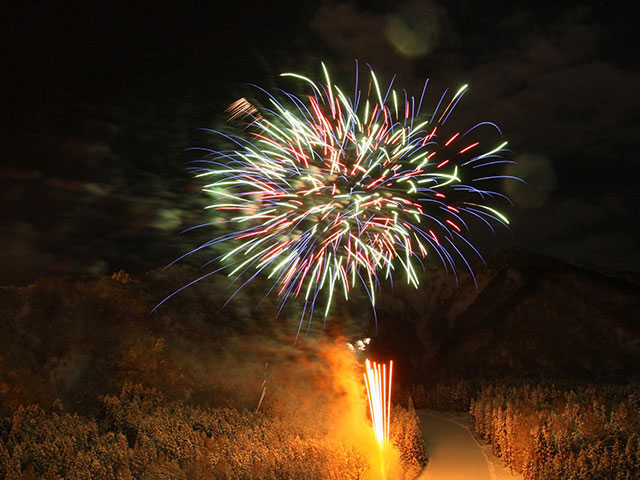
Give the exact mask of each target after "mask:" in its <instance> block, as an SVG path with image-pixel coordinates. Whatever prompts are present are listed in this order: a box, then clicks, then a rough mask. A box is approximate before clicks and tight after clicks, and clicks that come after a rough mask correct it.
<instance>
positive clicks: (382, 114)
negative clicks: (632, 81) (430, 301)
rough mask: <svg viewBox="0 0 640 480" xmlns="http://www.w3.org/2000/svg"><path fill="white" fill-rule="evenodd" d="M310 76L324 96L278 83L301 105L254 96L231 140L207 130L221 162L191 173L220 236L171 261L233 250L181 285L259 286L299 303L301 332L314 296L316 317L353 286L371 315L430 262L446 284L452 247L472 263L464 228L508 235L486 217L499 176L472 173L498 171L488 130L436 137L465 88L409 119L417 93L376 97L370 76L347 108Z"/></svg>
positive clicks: (233, 118) (237, 108) (235, 112)
mask: <svg viewBox="0 0 640 480" xmlns="http://www.w3.org/2000/svg"><path fill="white" fill-rule="evenodd" d="M322 70H323V81H322V82H314V81H313V80H311V79H309V78H307V77H305V76H302V75H298V74H294V73H285V74H283V75H282V76H283V77H289V78H290V79H293V80H294V81H295V82H299V83H302V84H303V85H304V86H305V88H306V89H307V90H308V92H309V93H308V95H306V96H304V97H302V96H301V97H298V96H295V95H293V94H291V93H287V92H284V91H278V92H276V93H270V92H267V91H266V90H264V89H262V88H260V87H256V88H257V89H258V90H259V91H260V93H261V95H264V97H265V99H266V100H265V102H264V105H262V106H256V102H251V101H249V100H247V99H246V98H242V99H240V100H238V101H237V102H234V103H233V104H232V105H231V106H230V107H229V109H228V111H227V112H228V114H229V121H230V122H232V123H233V124H234V125H237V127H238V128H237V134H234V135H230V134H226V133H223V132H221V131H214V130H211V133H213V134H215V135H218V136H220V137H221V141H223V142H225V143H227V144H231V145H232V148H230V149H228V150H222V151H217V150H210V149H204V148H203V149H200V150H202V151H203V152H204V153H205V157H204V158H202V159H201V160H200V161H198V162H196V163H195V166H194V167H193V171H194V173H195V175H196V177H198V178H201V179H204V180H206V185H205V186H204V191H205V192H207V193H208V194H209V195H210V196H211V198H212V199H213V202H212V203H211V204H210V205H209V206H207V209H211V210H214V211H215V212H217V215H218V216H220V215H221V216H222V217H223V220H222V221H223V222H225V223H226V224H227V227H228V228H229V229H230V232H229V233H226V234H224V235H220V236H218V237H215V238H214V239H212V240H211V241H209V242H206V243H205V244H203V245H201V246H200V247H198V248H196V249H195V250H193V251H192V252H189V253H188V254H186V255H184V256H183V257H180V258H184V257H185V256H187V255H190V254H192V253H194V252H196V251H201V250H204V249H207V248H210V247H214V246H216V245H218V244H221V243H223V244H226V245H227V246H228V247H230V248H231V250H230V251H228V252H226V253H224V254H221V255H218V256H217V257H215V258H214V259H213V260H212V262H214V263H215V264H216V265H218V268H217V269H216V270H214V271H212V272H209V273H207V274H205V275H203V276H202V277H200V278H198V279H196V280H194V282H192V283H190V284H189V285H191V284H193V283H195V282H197V281H199V280H201V279H203V278H205V277H207V276H209V275H211V274H213V273H215V272H218V271H221V270H227V271H228V275H229V276H230V277H233V278H245V277H248V280H247V281H246V282H245V285H246V283H247V282H248V281H250V280H252V279H254V278H255V277H256V276H257V275H262V276H265V277H266V278H268V279H270V280H271V282H272V284H273V288H272V289H271V291H275V292H276V294H277V295H278V296H279V297H280V298H281V304H282V306H283V305H284V304H285V302H286V301H287V299H290V298H292V297H300V298H302V299H304V307H303V313H302V319H304V317H305V315H308V318H309V320H311V318H312V317H313V313H314V309H315V306H316V301H317V300H318V298H319V295H320V293H321V292H324V294H323V296H322V298H324V315H325V317H326V315H327V314H328V313H329V311H330V308H331V305H332V301H333V298H334V296H335V294H336V293H337V292H338V291H341V292H342V294H343V295H344V297H345V299H348V297H349V293H350V291H351V289H352V288H354V287H355V286H356V285H357V284H358V285H361V286H362V287H363V288H364V290H365V291H366V292H367V294H368V296H369V298H370V300H371V304H372V306H374V307H375V293H376V291H378V290H379V287H380V279H381V278H388V279H391V278H392V275H393V274H394V273H397V272H402V275H403V276H404V277H406V281H407V282H408V283H409V284H412V285H414V286H415V287H417V286H418V275H417V273H416V267H417V266H422V265H423V260H424V259H425V258H426V257H427V256H428V255H429V254H430V253H433V254H435V255H436V256H437V257H438V258H439V259H440V261H441V262H442V263H443V264H444V266H445V267H446V268H447V269H449V268H451V269H452V270H453V271H455V265H456V260H455V259H456V258H460V259H462V261H463V262H464V263H465V265H466V266H467V267H469V263H468V262H467V260H466V259H465V258H464V256H463V254H462V253H461V250H460V248H459V247H458V246H456V245H457V244H458V245H460V244H461V243H462V244H464V245H467V246H469V247H471V249H472V250H473V251H475V252H476V253H477V250H476V249H475V248H474V247H473V246H472V245H471V243H470V242H469V241H468V240H467V238H465V236H466V234H467V233H468V229H469V227H468V225H467V222H466V220H467V219H468V218H471V217H473V218H478V219H480V220H481V221H482V222H484V223H486V224H487V225H488V226H489V227H490V228H491V229H492V230H493V227H492V225H493V224H503V225H507V224H508V220H507V218H506V217H505V216H504V215H503V214H502V213H500V212H499V211H498V210H496V209H495V208H494V206H493V204H494V203H496V200H498V201H504V200H508V199H507V198H506V197H505V196H504V195H502V194H500V193H498V192H495V191H492V190H491V189H488V187H486V185H491V184H492V183H495V180H496V179H499V178H505V176H503V175H492V174H489V173H486V174H483V173H480V172H483V171H493V167H495V166H496V165H499V164H501V163H510V162H509V160H505V159H503V158H502V154H503V153H504V152H505V147H506V145H507V142H504V141H501V140H500V137H502V132H501V131H500V129H499V128H498V127H497V126H496V125H495V124H493V123H491V122H481V123H478V124H476V125H474V126H473V127H471V128H469V129H467V130H464V131H456V130H452V129H451V128H449V125H448V124H447V122H448V120H449V119H450V117H451V115H452V112H453V111H454V109H455V107H456V106H457V105H458V103H459V102H460V100H461V99H462V98H463V96H464V95H465V93H466V92H467V85H464V86H462V87H461V88H459V89H458V90H457V91H452V92H450V91H448V90H447V91H445V92H444V94H443V95H442V96H441V97H440V100H439V102H437V104H436V106H435V108H433V110H432V111H430V112H426V113H421V109H422V104H423V100H424V96H425V91H426V88H427V84H428V81H427V82H425V85H424V89H423V90H422V94H421V96H420V97H419V99H416V98H415V97H413V96H409V95H408V94H407V93H406V92H405V91H403V92H402V93H401V94H398V92H397V91H396V90H395V89H393V80H392V82H391V84H390V85H389V86H388V88H386V89H385V90H384V91H383V90H381V88H380V85H379V83H378V80H377V78H376V76H375V74H374V72H373V70H372V69H369V74H370V75H369V76H368V77H369V78H368V81H367V94H366V95H363V93H362V92H361V91H360V90H359V89H358V87H357V86H358V75H357V73H356V82H355V83H356V90H355V95H354V98H350V97H348V96H347V95H345V93H344V92H343V91H342V90H341V89H340V87H339V86H338V85H335V84H333V83H332V81H331V79H330V77H329V73H328V71H327V69H326V67H325V66H324V64H323V65H322ZM356 72H357V68H356ZM487 132H490V135H489V136H490V137H493V139H492V140H490V141H486V140H485V139H486V137H487ZM495 137H499V138H498V140H497V141H496V140H495ZM498 203H499V202H498ZM214 223H217V222H211V223H206V224H204V225H199V227H202V226H206V225H213V224H214ZM460 242H461V243H460ZM478 255H479V254H478ZM178 260H179V259H178ZM210 263H211V262H208V264H210ZM469 270H471V269H470V268H469ZM189 285H186V286H185V287H183V288H181V289H180V290H178V291H177V292H175V293H178V292H179V291H181V290H182V289H184V288H186V287H188V286H189ZM175 293H174V294H172V295H171V296H173V295H175ZM167 298H170V297H167ZM165 300H166V299H165ZM163 302H164V300H163ZM156 308H157V307H156ZM281 308H282V307H281ZM374 312H375V308H374ZM301 325H302V320H301Z"/></svg>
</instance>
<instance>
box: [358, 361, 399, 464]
mask: <svg viewBox="0 0 640 480" xmlns="http://www.w3.org/2000/svg"><path fill="white" fill-rule="evenodd" d="M365 367H366V370H367V371H366V372H365V373H364V383H365V385H366V387H367V397H368V399H369V411H370V412H371V421H372V423H373V431H374V433H375V435H376V440H377V441H378V445H379V446H380V449H381V450H382V451H384V450H386V448H387V445H388V443H389V424H390V420H391V377H392V375H393V360H392V361H390V362H389V376H388V377H387V366H386V365H384V364H378V363H376V362H373V366H371V362H369V360H366V361H365ZM383 463H384V462H383Z"/></svg>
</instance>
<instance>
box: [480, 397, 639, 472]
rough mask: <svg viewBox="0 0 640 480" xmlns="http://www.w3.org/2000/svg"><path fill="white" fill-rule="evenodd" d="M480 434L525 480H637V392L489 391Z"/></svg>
mask: <svg viewBox="0 0 640 480" xmlns="http://www.w3.org/2000/svg"><path fill="white" fill-rule="evenodd" d="M469 412H470V414H471V419H472V424H473V426H474V428H475V431H476V432H477V433H478V435H479V436H480V437H481V438H483V439H485V440H486V441H488V442H491V444H492V446H493V451H494V453H495V454H496V456H498V457H500V458H501V459H502V460H503V462H504V463H505V465H507V466H508V467H510V468H512V469H514V470H516V471H518V472H521V473H522V474H523V477H524V479H525V480H566V479H581V480H590V479H594V480H595V479H603V480H604V479H607V480H634V479H639V478H640V391H638V389H637V387H631V386H599V387H595V386H592V385H582V386H575V387H574V388H570V389H567V388H562V387H556V386H554V385H535V386H522V387H505V386H488V387H485V388H483V389H482V390H481V391H480V394H479V395H478V398H477V399H475V400H472V402H471V407H470V410H469Z"/></svg>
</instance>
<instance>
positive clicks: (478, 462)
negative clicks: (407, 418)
mask: <svg viewBox="0 0 640 480" xmlns="http://www.w3.org/2000/svg"><path fill="white" fill-rule="evenodd" d="M418 415H419V417H420V421H421V424H422V425H421V426H422V434H423V435H424V440H425V445H426V447H427V451H428V452H429V463H428V464H427V467H426V468H425V469H424V470H423V472H422V474H421V475H420V477H418V479H419V480H507V479H508V480H516V479H522V476H521V475H518V474H513V475H512V474H511V473H510V472H509V470H508V469H506V468H504V467H503V466H502V464H501V463H500V460H498V459H496V458H495V457H494V456H493V454H492V453H491V447H490V446H483V445H481V444H480V443H478V441H477V440H476V439H475V438H474V436H473V435H472V434H471V431H470V430H469V427H468V417H467V416H466V415H456V414H447V413H440V412H435V411H432V410H419V411H418Z"/></svg>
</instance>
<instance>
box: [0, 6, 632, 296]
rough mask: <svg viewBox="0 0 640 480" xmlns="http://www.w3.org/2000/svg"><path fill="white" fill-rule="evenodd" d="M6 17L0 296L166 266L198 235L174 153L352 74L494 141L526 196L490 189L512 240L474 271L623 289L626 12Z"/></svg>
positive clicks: (210, 9)
mask: <svg viewBox="0 0 640 480" xmlns="http://www.w3.org/2000/svg"><path fill="white" fill-rule="evenodd" d="M7 3H8V2H7ZM13 3H15V4H16V5H14V6H8V5H6V4H5V5H3V6H1V7H0V49H1V56H2V65H3V68H2V75H1V76H0V78H1V79H2V80H0V81H1V82H2V83H1V84H0V106H1V108H2V115H1V116H0V122H1V123H0V198H1V201H2V204H1V206H0V285H9V284H26V283H29V282H32V281H33V280H35V279H36V278H38V277H40V276H43V275H62V274H75V273H107V274H110V273H112V272H115V271H117V270H119V269H125V270H127V271H129V272H132V273H142V272H144V271H147V270H149V269H153V268H158V267H162V266H164V265H166V264H167V263H169V262H170V261H171V260H173V259H174V258H175V257H178V256H179V255H181V254H183V253H184V252H185V251H186V248H189V246H190V245H191V246H193V245H195V244H196V243H197V241H198V239H197V238H189V237H184V236H179V235H178V232H180V231H181V230H183V229H184V228H187V227H189V226H192V225H195V224H197V223H200V222H202V210H201V209H202V206H203V203H202V201H203V199H202V198H201V197H200V195H199V193H198V192H199V184H198V183H197V182H196V181H195V180H193V179H191V177H190V176H189V174H188V173H187V172H186V171H185V162H186V161H188V160H190V158H188V156H187V155H186V154H185V153H184V150H185V148H187V147H190V146H196V145H200V144H202V143H203V142H206V141H207V139H206V138H205V137H203V133H202V132H200V131H199V129H200V128H202V127H207V128H211V127H215V126H216V125H217V124H219V122H220V121H223V120H224V109H225V108H226V107H227V106H228V105H229V104H230V103H231V102H233V101H234V100H236V99H237V98H238V97H239V96H242V95H245V94H247V93H248V92H250V90H249V87H247V84H248V83H255V84H259V85H262V86H264V87H267V88H273V87H275V86H276V85H277V82H278V78H277V75H278V74H279V73H282V72H287V71H293V72H297V73H301V74H305V75H311V76H313V75H317V74H318V72H319V71H320V69H319V65H320V62H321V61H324V62H326V64H327V65H328V66H329V67H330V69H331V71H332V73H333V78H334V79H335V80H336V81H338V82H340V83H345V84H347V85H348V86H349V87H348V88H350V87H351V86H352V82H353V78H354V71H355V60H356V59H357V60H358V61H359V62H360V64H361V66H364V65H365V64H366V63H369V64H370V65H371V66H372V67H373V68H374V69H375V71H376V73H377V74H378V75H379V77H380V78H381V79H382V80H383V82H384V81H387V82H388V81H389V80H390V79H391V77H392V75H393V74H397V79H396V81H395V84H394V85H396V87H398V88H403V87H404V88H406V89H407V90H408V91H409V92H410V93H414V94H415V95H419V94H420V91H421V89H422V85H423V83H424V80H425V79H426V78H429V79H430V83H429V89H428V91H427V100H430V101H437V99H438V98H439V96H440V94H441V93H442V91H443V90H444V89H445V88H453V89H456V88H458V87H459V86H460V85H462V84H465V83H468V84H469V85H470V90H469V92H468V93H467V94H466V95H465V97H464V101H463V102H461V103H460V104H459V105H458V107H457V109H456V111H455V113H454V115H455V118H456V121H460V122H462V123H464V122H479V121H485V120H487V121H493V122H496V123H497V124H498V125H500V127H501V128H502V130H503V132H504V136H505V139H507V140H508V141H509V145H510V148H511V149H512V154H511V157H512V158H513V159H514V160H516V161H517V162H518V163H517V165H516V166H514V167H510V168H511V170H509V172H508V173H509V174H514V175H518V176H520V177H522V178H523V179H525V180H526V181H527V184H526V185H525V184H516V183H513V182H511V183H510V184H508V185H505V187H504V188H505V191H506V192H507V193H508V194H510V195H511V197H512V198H513V200H514V202H515V205H514V207H511V208H508V209H506V213H507V214H508V215H509V217H510V218H511V219H512V225H511V230H510V231H509V232H506V231H505V232H499V233H498V235H497V236H495V237H494V236H493V235H492V234H491V233H490V232H482V235H481V236H480V237H478V244H479V246H480V248H481V250H482V251H483V252H488V251H490V250H492V249H493V248H496V247H498V246H506V245H510V246H516V247H523V248H526V249H530V250H535V251H538V252H542V253H545V254H548V255H551V256H554V257H558V258H561V259H563V260H567V261H569V262H572V263H575V264H578V265H583V266H586V267H589V268H595V269H598V270H602V271H613V272H621V273H622V272H632V273H634V274H637V273H638V272H640V243H639V241H638V238H639V236H640V219H639V217H638V214H637V213H636V205H637V203H638V194H637V188H638V187H637V184H638V180H639V176H638V174H637V171H638V168H639V167H638V153H637V152H638V146H639V145H638V144H639V143H640V140H639V139H640V73H639V72H638V50H639V48H640V44H639V42H638V35H637V31H636V24H637V15H636V12H635V11H634V10H633V7H631V6H629V7H623V6H622V5H623V4H625V3H626V2H616V3H615V5H611V4H610V3H609V2H591V3H589V2H578V3H576V2H562V1H555V2H545V1H538V2H519V1H515V2H509V3H508V6H506V7H505V5H500V6H499V7H498V6H497V4H496V5H493V4H490V3H487V2H470V1H453V2H441V1H438V2H435V1H433V2H431V1H427V2H420V1H409V2H384V1H368V2H364V1H362V2H353V1H351V2H327V1H324V2H321V1H318V2H311V1H282V2H242V1H236V2H225V3H228V5H227V6H225V7H215V6H213V2H206V3H205V2H202V4H201V5H197V6H193V5H191V4H189V3H188V2H180V3H179V4H178V5H177V6H173V7H168V8H167V7H164V6H161V5H160V4H149V3H146V2H130V4H124V3H123V5H126V6H124V7H123V6H115V5H116V4H115V3H110V2H102V3H101V5H100V6H86V5H83V6H81V7H79V6H77V5H74V4H73V3H72V2H42V4H41V5H38V4H37V3H36V2H13ZM89 3H92V2H89ZM18 4H20V5H18ZM629 5H630V4H629ZM452 118H453V117H452ZM452 121H453V120H452ZM209 140H210V139H209Z"/></svg>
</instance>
